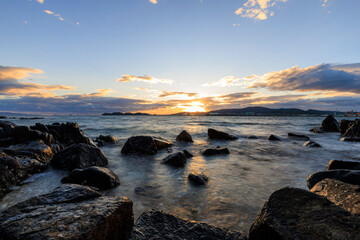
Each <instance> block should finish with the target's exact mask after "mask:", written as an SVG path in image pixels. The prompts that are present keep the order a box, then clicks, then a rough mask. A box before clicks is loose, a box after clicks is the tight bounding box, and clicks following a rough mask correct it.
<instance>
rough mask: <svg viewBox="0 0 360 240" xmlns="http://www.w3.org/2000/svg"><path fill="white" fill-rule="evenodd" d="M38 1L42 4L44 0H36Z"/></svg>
mask: <svg viewBox="0 0 360 240" xmlns="http://www.w3.org/2000/svg"><path fill="white" fill-rule="evenodd" d="M36 1H37V2H38V3H40V4H43V3H44V0H36Z"/></svg>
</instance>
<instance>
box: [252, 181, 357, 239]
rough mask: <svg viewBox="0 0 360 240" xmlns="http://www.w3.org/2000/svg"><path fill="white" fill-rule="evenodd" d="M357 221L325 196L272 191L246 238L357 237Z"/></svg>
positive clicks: (304, 192) (284, 189)
mask: <svg viewBox="0 0 360 240" xmlns="http://www.w3.org/2000/svg"><path fill="white" fill-rule="evenodd" d="M359 236H360V220H359V218H358V217H357V216H354V215H352V214H350V213H349V212H347V211H345V210H344V209H342V208H340V207H338V206H336V205H335V204H333V203H332V202H330V201H329V200H327V199H326V198H324V197H321V196H319V195H317V194H314V193H311V192H308V191H306V190H303V189H298V188H289V187H287V188H283V189H280V190H278V191H276V192H274V193H273V194H272V195H271V196H270V198H269V200H268V201H266V202H265V205H264V207H263V208H262V210H261V211H260V213H259V215H258V216H257V218H256V219H255V221H254V223H253V225H252V226H251V228H250V234H249V240H264V239H266V240H279V239H299V240H305V239H306V240H318V239H328V240H330V239H332V240H345V239H358V238H359Z"/></svg>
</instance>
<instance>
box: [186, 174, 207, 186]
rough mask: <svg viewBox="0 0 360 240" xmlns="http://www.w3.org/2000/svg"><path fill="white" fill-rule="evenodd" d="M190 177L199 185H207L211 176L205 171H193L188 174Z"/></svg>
mask: <svg viewBox="0 0 360 240" xmlns="http://www.w3.org/2000/svg"><path fill="white" fill-rule="evenodd" d="M188 179H189V180H190V181H191V182H193V183H195V184H197V185H206V184H207V182H208V181H209V178H208V177H207V176H206V175H205V174H204V173H197V172H192V173H190V174H189V175H188Z"/></svg>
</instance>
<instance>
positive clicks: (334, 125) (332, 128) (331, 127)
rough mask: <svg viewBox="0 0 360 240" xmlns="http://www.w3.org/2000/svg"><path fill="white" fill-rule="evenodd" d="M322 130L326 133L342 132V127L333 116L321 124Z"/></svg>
mask: <svg viewBox="0 0 360 240" xmlns="http://www.w3.org/2000/svg"><path fill="white" fill-rule="evenodd" d="M321 128H322V129H323V130H324V131H325V132H340V126H339V123H338V121H336V119H335V118H334V116H333V115H329V116H327V117H326V118H325V119H324V120H323V121H322V124H321Z"/></svg>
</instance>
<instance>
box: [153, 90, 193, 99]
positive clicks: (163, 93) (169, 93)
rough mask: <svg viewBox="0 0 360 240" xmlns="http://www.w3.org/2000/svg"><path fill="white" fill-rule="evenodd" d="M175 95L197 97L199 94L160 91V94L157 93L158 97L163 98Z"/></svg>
mask: <svg viewBox="0 0 360 240" xmlns="http://www.w3.org/2000/svg"><path fill="white" fill-rule="evenodd" d="M176 95H185V96H187V97H197V96H199V93H188V92H167V91H162V92H161V94H159V95H158V97H160V98H164V97H170V96H176Z"/></svg>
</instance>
